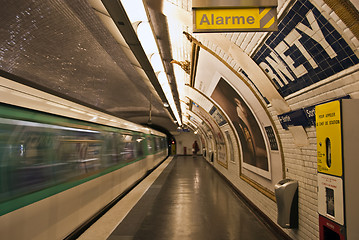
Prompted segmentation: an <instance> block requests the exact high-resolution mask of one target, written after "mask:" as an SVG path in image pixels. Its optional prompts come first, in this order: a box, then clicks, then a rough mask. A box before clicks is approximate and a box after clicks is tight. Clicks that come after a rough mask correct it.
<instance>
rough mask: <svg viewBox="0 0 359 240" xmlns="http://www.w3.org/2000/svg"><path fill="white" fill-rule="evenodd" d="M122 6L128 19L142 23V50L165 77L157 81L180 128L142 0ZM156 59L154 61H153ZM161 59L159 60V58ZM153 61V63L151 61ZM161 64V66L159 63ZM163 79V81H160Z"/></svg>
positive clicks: (129, 0)
mask: <svg viewBox="0 0 359 240" xmlns="http://www.w3.org/2000/svg"><path fill="white" fill-rule="evenodd" d="M121 3H122V6H123V7H124V8H125V11H126V13H127V16H128V18H129V19H130V21H131V22H132V23H134V22H138V21H141V23H140V24H139V25H138V28H137V36H138V39H139V40H140V42H141V45H142V48H143V49H144V51H145V53H146V54H147V58H148V60H149V61H150V63H151V65H153V69H154V70H155V71H156V72H162V73H163V74H164V75H165V76H161V77H160V76H158V77H157V79H158V81H159V83H160V85H161V87H162V90H163V92H164V94H165V96H166V99H167V102H168V104H169V105H170V107H171V109H172V112H173V114H174V115H175V118H176V120H177V124H178V125H179V126H181V125H182V122H181V118H180V116H179V112H178V109H177V107H176V104H175V101H174V98H173V94H172V91H171V87H170V85H169V81H168V77H167V74H166V73H165V70H164V66H163V61H162V59H161V57H160V54H159V49H158V47H157V43H156V40H155V37H154V35H153V32H152V28H151V26H150V24H149V19H148V18H147V13H146V10H145V7H144V5H143V2H142V0H121ZM157 54H158V56H157ZM153 57H154V59H152V58H153ZM157 57H159V59H158V58H157ZM156 58H157V59H156ZM151 59H152V61H151ZM158 60H160V61H161V64H159V61H158ZM159 78H161V79H159Z"/></svg>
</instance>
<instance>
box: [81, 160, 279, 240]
mask: <svg viewBox="0 0 359 240" xmlns="http://www.w3.org/2000/svg"><path fill="white" fill-rule="evenodd" d="M79 239H82V240H83V239H87V240H89V239H109V240H132V239H133V240H134V239H141V240H143V239H151V240H153V239H156V240H162V239H163V240H169V239H176V240H177V239H178V240H185V239H191V240H202V239H206V240H209V239H215V240H220V239H223V240H225V239H236V240H238V239H246V240H250V239H253V240H257V239H266V240H272V239H273V240H275V239H280V238H279V237H277V236H275V234H274V233H273V232H271V230H269V229H268V228H267V227H266V226H265V225H264V224H263V223H262V222H260V221H259V219H258V218H257V217H256V216H255V215H254V214H253V213H252V212H251V211H250V210H249V208H248V207H247V206H246V205H245V203H244V202H243V201H242V200H241V199H240V198H239V197H238V196H237V195H236V194H235V193H234V192H233V190H232V188H231V187H230V186H229V185H228V183H227V182H226V181H225V180H224V179H223V178H222V177H221V176H220V175H219V174H218V173H217V172H216V171H215V170H214V169H213V168H212V167H211V166H210V164H208V163H207V162H206V161H205V160H204V159H203V158H202V157H200V156H198V157H192V156H179V157H174V158H172V157H171V158H169V159H167V160H166V161H165V162H164V163H163V164H162V165H161V166H160V167H159V168H157V169H156V170H155V171H154V172H153V173H151V175H149V177H147V178H146V179H145V180H144V181H143V182H141V183H140V184H139V185H138V187H136V188H135V189H133V190H132V191H131V192H130V193H129V194H128V195H127V196H126V197H124V198H123V199H122V200H121V201H120V202H119V203H118V204H117V205H116V206H114V207H113V208H112V209H111V210H110V211H109V212H108V213H106V214H105V215H104V216H103V217H102V218H101V219H100V220H98V221H97V222H96V223H95V224H93V225H92V226H91V227H90V228H89V229H88V230H87V231H86V232H85V233H84V234H82V235H81V237H80V238H79Z"/></svg>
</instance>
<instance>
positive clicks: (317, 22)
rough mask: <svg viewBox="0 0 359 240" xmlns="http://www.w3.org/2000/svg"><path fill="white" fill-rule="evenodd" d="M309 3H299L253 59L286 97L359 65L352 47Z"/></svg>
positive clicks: (299, 1)
mask: <svg viewBox="0 0 359 240" xmlns="http://www.w3.org/2000/svg"><path fill="white" fill-rule="evenodd" d="M333 24H335V23H334V22H333V21H329V20H328V19H327V18H326V17H325V16H324V15H322V13H321V12H320V11H319V10H318V9H317V8H316V7H315V6H314V5H313V4H312V3H311V1H309V0H298V1H296V3H295V4H294V5H293V7H291V10H290V11H289V12H288V13H287V14H286V15H285V16H284V18H283V20H282V21H281V22H280V23H279V24H278V31H277V32H274V33H272V34H271V35H270V36H269V37H268V39H267V40H266V41H265V43H264V44H263V46H262V47H261V48H260V49H259V50H258V51H257V53H256V54H255V55H254V56H253V60H254V61H255V62H256V63H257V64H258V65H259V66H260V67H261V68H262V69H263V71H265V73H266V74H267V75H268V77H269V78H270V79H271V80H272V82H273V83H274V85H275V87H276V88H277V89H278V91H279V93H280V94H281V95H282V96H283V97H285V96H288V95H289V94H291V93H294V92H297V91H299V90H301V89H303V88H305V87H307V86H310V85H312V84H314V83H317V82H319V81H321V80H324V79H326V78H328V77H330V76H333V75H334V74H336V73H339V72H341V71H343V70H345V69H347V68H349V67H351V66H354V65H356V64H358V63H359V59H358V57H357V55H356V54H355V53H354V51H353V49H352V48H351V46H350V45H349V44H348V43H347V42H346V40H345V39H344V38H343V37H342V34H341V33H340V32H338V31H337V29H336V26H335V25H333Z"/></svg>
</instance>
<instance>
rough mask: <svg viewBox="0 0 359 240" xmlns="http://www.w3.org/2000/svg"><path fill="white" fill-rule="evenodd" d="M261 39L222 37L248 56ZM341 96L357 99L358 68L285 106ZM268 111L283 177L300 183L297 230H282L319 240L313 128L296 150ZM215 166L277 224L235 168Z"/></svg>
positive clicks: (271, 208) (272, 210)
mask: <svg viewBox="0 0 359 240" xmlns="http://www.w3.org/2000/svg"><path fill="white" fill-rule="evenodd" d="M286 3H288V1H285V0H279V1H278V6H279V7H278V12H280V11H281V10H282V9H281V7H282V6H285V5H286ZM313 3H314V4H315V5H316V6H317V7H318V9H320V11H321V12H322V13H323V15H325V16H326V17H329V18H330V19H331V22H334V23H336V25H337V29H339V30H340V32H341V33H342V34H343V36H345V37H346V39H349V40H350V41H351V43H352V45H353V46H355V47H356V48H359V41H358V39H357V38H355V37H354V35H353V34H352V32H351V31H350V30H349V29H348V28H347V26H346V25H345V24H344V23H343V21H341V20H340V19H339V17H338V16H337V15H336V14H335V13H334V12H333V11H332V9H330V8H329V6H328V5H327V4H325V3H324V1H323V0H313ZM264 35H265V33H230V34H225V37H226V38H227V39H229V40H230V41H232V42H233V43H235V44H236V45H238V46H239V47H241V48H242V49H243V50H244V51H245V52H246V53H247V54H250V53H251V52H252V51H253V49H254V48H256V47H257V45H256V44H258V41H260V39H262V38H263V37H264ZM202 43H204V44H205V45H206V46H207V47H209V48H210V49H211V50H212V51H214V52H215V53H216V54H218V55H219V56H221V57H222V58H223V59H226V60H227V61H228V62H229V64H230V65H231V66H232V67H233V69H235V70H236V71H239V70H240V66H239V65H238V64H237V63H236V62H235V61H234V60H233V59H232V58H229V57H228V54H227V53H225V52H223V51H222V50H221V49H220V48H219V47H218V46H215V45H213V44H212V43H209V42H206V41H202ZM357 51H358V49H357ZM343 73H345V74H343ZM323 83H324V84H323ZM344 95H350V96H351V97H352V98H359V66H354V67H352V68H351V69H348V70H346V71H343V72H342V73H340V74H336V75H335V76H332V77H331V78H330V79H328V80H324V81H321V82H320V83H318V84H316V85H312V86H311V87H310V88H308V89H306V90H305V91H302V92H301V93H300V94H297V95H295V96H294V95H293V96H289V97H288V98H287V102H288V104H289V105H290V107H291V108H292V109H293V110H294V109H299V108H302V107H307V106H311V105H315V104H317V103H319V102H323V101H326V100H329V99H332V98H337V97H340V96H344ZM268 110H269V112H270V114H271V115H272V117H273V120H274V122H275V125H276V127H277V129H278V132H279V136H280V139H281V142H282V146H283V153H284V163H285V171H286V177H287V178H292V179H295V180H297V181H298V182H299V228H298V229H297V230H285V232H286V233H287V234H288V235H289V236H290V237H292V238H293V239H305V240H307V239H319V232H318V213H317V208H318V206H317V205H318V201H317V159H316V154H317V153H316V132H315V127H310V128H306V129H305V130H306V132H307V135H308V139H309V143H310V144H309V146H306V147H301V148H299V147H297V146H296V145H295V144H294V142H293V137H292V135H291V133H290V132H289V131H286V130H284V129H282V127H281V125H280V123H279V121H278V118H277V113H276V112H275V110H274V109H272V108H271V107H270V106H269V108H268ZM215 166H216V167H217V168H218V170H219V171H221V172H222V174H224V175H225V176H226V177H227V178H228V179H229V180H230V181H232V183H233V184H234V185H235V186H237V188H238V189H240V190H241V191H242V192H243V193H244V194H245V195H246V196H247V197H248V198H249V199H250V200H251V201H252V202H253V203H254V204H255V205H256V206H257V207H259V208H260V209H261V210H262V211H263V212H264V213H265V214H266V215H267V216H268V217H269V218H271V219H272V220H273V222H276V218H277V210H276V208H277V207H276V203H275V202H273V201H272V200H270V199H269V198H267V197H266V196H264V195H263V194H262V193H260V192H259V191H257V190H256V189H254V188H253V187H252V186H250V185H249V184H247V183H246V182H245V181H243V180H242V179H240V178H239V177H238V174H239V166H238V165H236V164H229V165H228V170H225V169H224V168H223V167H221V166H219V165H217V164H215Z"/></svg>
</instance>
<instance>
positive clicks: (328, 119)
mask: <svg viewBox="0 0 359 240" xmlns="http://www.w3.org/2000/svg"><path fill="white" fill-rule="evenodd" d="M315 121H316V132H317V161H318V172H321V173H326V174H330V175H334V176H339V177H340V176H342V175H343V160H342V130H341V116H340V101H334V102H330V103H326V104H323V105H319V106H316V107H315Z"/></svg>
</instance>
